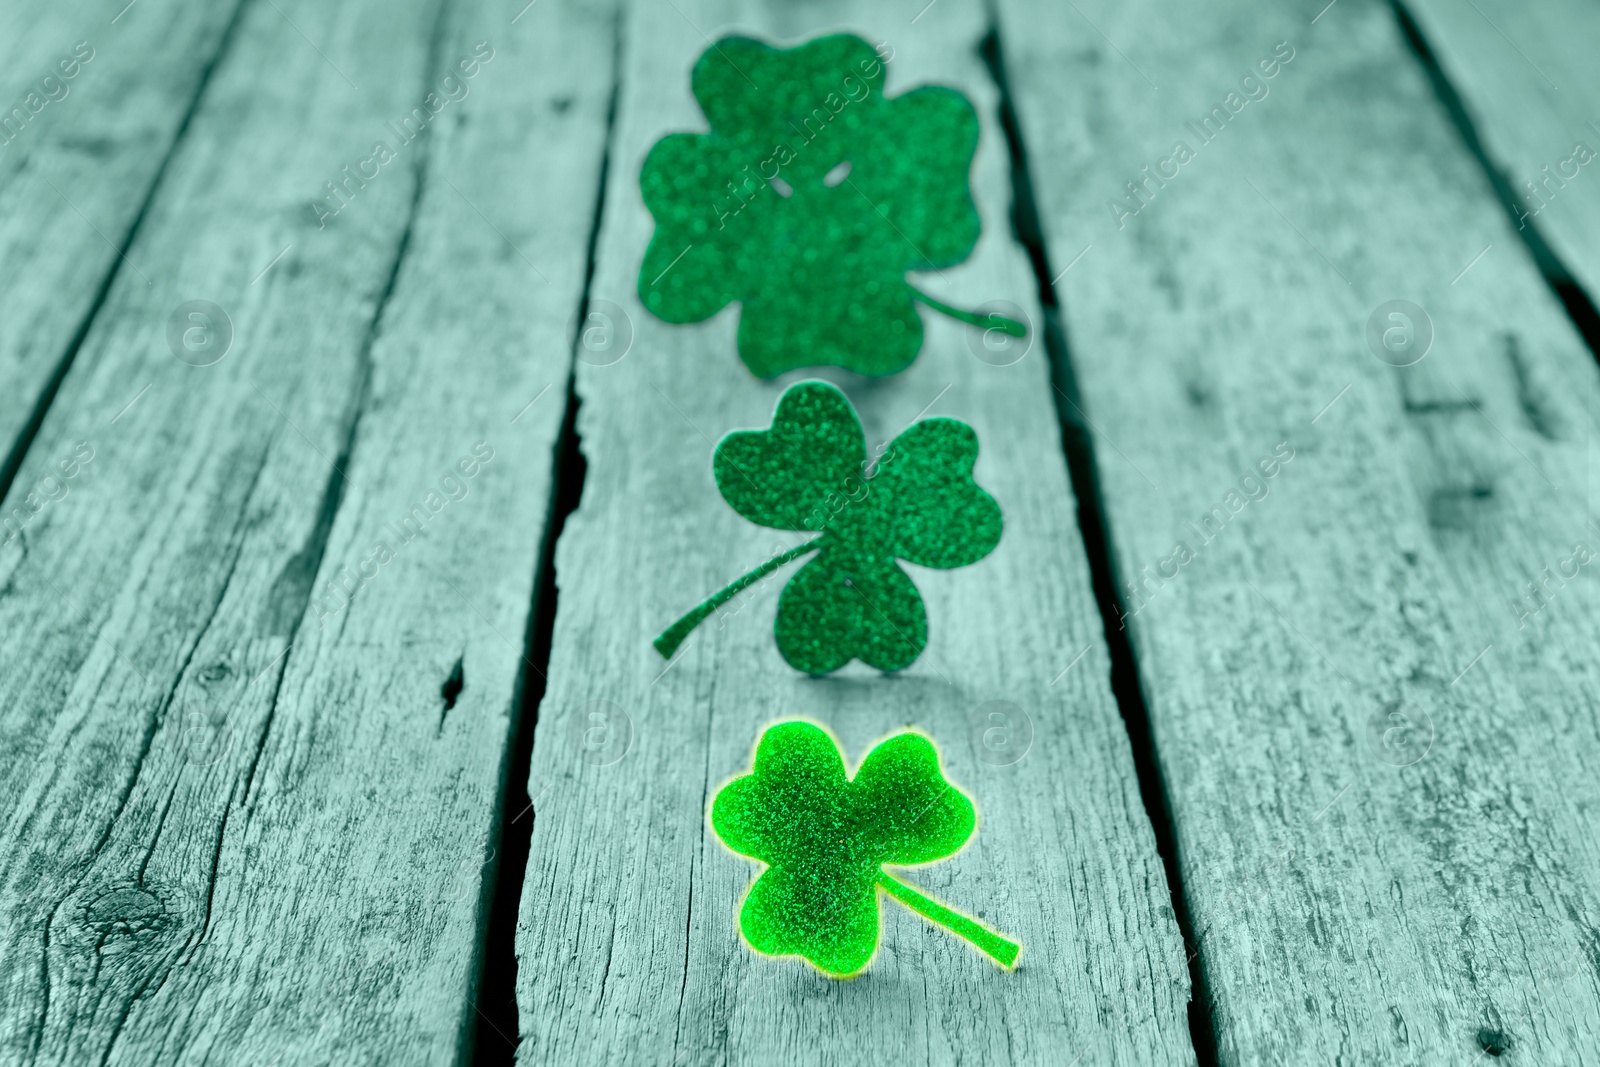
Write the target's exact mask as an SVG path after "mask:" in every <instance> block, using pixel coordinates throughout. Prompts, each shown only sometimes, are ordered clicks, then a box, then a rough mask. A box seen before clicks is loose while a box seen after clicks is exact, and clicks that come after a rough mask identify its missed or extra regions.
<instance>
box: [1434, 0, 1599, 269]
mask: <svg viewBox="0 0 1600 1067" xmlns="http://www.w3.org/2000/svg"><path fill="white" fill-rule="evenodd" d="M1405 7H1406V9H1407V11H1408V12H1409V13H1410V14H1411V16H1412V17H1413V18H1414V19H1415V20H1416V21H1417V24H1418V27H1419V28H1420V29H1421V31H1422V35H1423V38H1424V40H1425V41H1426V42H1427V44H1428V48H1429V51H1430V52H1431V53H1432V54H1433V56H1434V58H1435V60H1436V61H1437V62H1438V63H1439V65H1440V68H1441V70H1443V72H1444V74H1445V76H1446V77H1447V79H1448V80H1449V83H1450V85H1451V86H1452V87H1453V88H1454V90H1455V91H1456V93H1457V95H1458V96H1459V97H1460V98H1461V101H1462V104H1463V106H1464V107H1465V110H1466V111H1467V114H1468V115H1469V116H1470V117H1471V119H1472V121H1473V124H1474V127H1475V129H1476V131H1477V133H1478V136H1479V138H1480V140H1481V141H1482V143H1483V148H1484V151H1485V152H1487V153H1488V155H1489V157H1490V160H1491V163H1492V164H1493V165H1494V166H1496V167H1497V168H1498V169H1499V171H1500V172H1501V173H1502V174H1503V175H1504V176H1505V178H1506V185H1507V186H1509V192H1510V195H1512V196H1513V197H1514V198H1515V200H1514V201H1513V202H1514V204H1515V206H1516V209H1517V211H1518V218H1519V224H1521V225H1528V226H1532V227H1533V228H1534V230H1535V231H1536V232H1537V233H1538V234H1539V235H1540V236H1541V237H1542V238H1543V239H1544V240H1545V241H1547V242H1548V243H1549V245H1550V247H1551V248H1552V249H1553V250H1554V251H1555V253H1556V254H1557V256H1559V257H1560V260H1561V263H1562V265H1564V266H1565V268H1566V269H1567V270H1568V271H1570V272H1571V273H1572V275H1573V276H1574V277H1575V278H1576V280H1577V281H1578V282H1580V283H1581V284H1582V285H1583V287H1584V288H1585V289H1586V290H1587V291H1588V293H1589V295H1590V296H1591V298H1592V297H1593V296H1594V295H1595V294H1597V293H1600V62H1597V61H1596V52H1597V49H1600V9H1597V8H1596V7H1595V5H1594V4H1589V3H1580V2H1577V0H1552V2H1549V3H1538V4H1519V3H1515V2H1507V0H1473V3H1472V4H1469V5H1465V6H1463V5H1458V4H1447V3H1439V2H1438V0H1410V2H1408V3H1407V4H1406V5H1405ZM1530 186H1531V188H1530ZM1499 251H1509V249H1508V248H1504V247H1497V248H1496V249H1494V252H1499ZM1494 252H1491V253H1490V254H1491V255H1492V254H1494ZM1558 269H1559V268H1558Z"/></svg>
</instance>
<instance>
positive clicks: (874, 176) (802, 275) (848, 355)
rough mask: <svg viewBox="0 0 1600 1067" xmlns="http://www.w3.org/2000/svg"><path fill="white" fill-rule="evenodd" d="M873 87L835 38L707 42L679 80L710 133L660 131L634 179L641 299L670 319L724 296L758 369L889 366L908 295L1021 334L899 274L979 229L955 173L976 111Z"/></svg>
mask: <svg viewBox="0 0 1600 1067" xmlns="http://www.w3.org/2000/svg"><path fill="white" fill-rule="evenodd" d="M883 82H884V64H883V62H882V61H881V60H880V59H879V57H878V54H877V53H876V52H875V51H873V49H872V46H871V45H869V44H867V42H866V41H864V40H862V39H861V38H859V37H854V36H850V35H846V34H835V35H831V36H826V37H818V38H816V39H814V40H811V41H808V42H806V43H805V44H802V45H800V46H798V47H796V48H791V49H777V48H773V47H771V46H769V45H766V44H763V43H762V42H760V41H755V40H751V39H749V38H744V37H725V38H723V39H722V40H720V41H717V42H716V43H715V44H713V45H712V46H711V47H710V48H708V49H706V51H705V53H704V54H703V55H701V57H700V59H699V61H698V62H696V63H695V66H694V70H693V72H692V74H691V76H690V83H691V87H692V89H693V91H694V96H695V99H696V100H698V101H699V103H700V107H701V110H702V111H704V113H705V115H706V119H707V121H708V122H709V123H710V126H711V132H710V133H674V134H670V135H668V136H666V137H663V138H662V139H661V140H660V141H658V142H657V143H656V144H655V146H654V147H653V148H652V149H651V151H650V154H649V156H648V158H646V160H645V163H644V169H643V171H642V172H641V174H640V177H639V188H640V192H641V194H642V196H643V198H644V202H645V206H646V207H648V208H649V209H650V214H651V215H652V216H653V217H654V218H655V222H656V230H655V234H654V236H653V237H652V238H651V241H650V246H649V248H648V250H647V251H646V252H645V256H644V262H643V265H642V266H641V267H640V270H639V298H640V299H641V300H642V301H643V302H644V306H645V307H646V308H648V309H649V310H650V311H651V312H652V313H653V314H655V315H656V316H658V317H659V318H661V319H664V320H665V321H667V322H673V323H686V322H699V321H702V320H704V319H707V318H710V317H711V316H712V315H715V314H716V313H717V312H718V311H720V310H721V309H722V308H724V307H726V306H727V305H728V304H730V303H732V302H734V301H739V302H740V303H741V305H742V306H741V312H740V319H739V342H738V343H739V354H740V356H741V357H742V358H743V359H744V362H745V365H746V366H748V367H749V368H750V370H751V371H752V372H753V373H754V374H756V375H758V376H759V377H762V378H770V377H772V376H774V375H777V374H781V373H783V372H784V371H786V370H791V369H793V368H796V367H806V366H818V365H823V364H832V365H836V366H840V367H848V368H849V369H851V370H853V371H856V372H857V373H860V374H866V375H875V376H876V375H886V374H893V373H895V372H896V371H899V370H903V369H904V368H905V367H906V366H907V365H909V364H910V363H911V361H912V360H913V359H915V358H916V355H917V350H918V349H919V348H920V347H921V345H922V321H921V319H920V318H919V317H918V314H917V309H916V302H918V301H920V302H921V303H923V304H925V305H927V306H928V307H931V308H934V309H935V310H938V311H941V312H944V313H945V314H948V315H951V316H952V317H954V318H957V319H960V320H961V321H963V322H968V323H971V324H973V325H977V326H981V327H983V328H985V329H999V330H1002V331H1004V332H1006V333H1008V334H1011V335H1013V336H1018V337H1020V336H1022V335H1023V334H1024V333H1025V332H1026V331H1025V328H1024V327H1023V326H1022V325H1021V324H1020V323H1017V322H1014V321H1012V320H1011V319H1007V318H1004V317H1002V316H999V315H979V314H975V313H972V312H965V311H961V310H959V309H956V308H952V307H949V306H947V305H945V304H942V303H940V302H938V301H936V300H933V299H932V298H931V297H928V296H925V295H924V294H922V293H920V292H919V291H917V290H916V289H914V288H913V287H912V286H911V285H910V284H909V283H907V281H906V280H905V274H906V272H907V271H911V270H935V269H940V268H943V267H948V266H951V265H953V264H955V263H959V262H960V261H961V260H963V259H965V258H966V257H967V255H968V253H970V252H971V251H972V247H973V245H974V243H976V241H977V239H978V232H979V225H980V224H979V220H978V213H977V209H976V208H975V207H974V206H973V202H972V194H971V191H970V190H969V188H968V184H967V175H968V171H969V170H970V168H971V166H972V158H973V153H974V152H975V150H976V148H977V144H978V117H977V114H976V112H974V111H973V108H972V104H971V103H969V102H968V100H967V98H966V97H965V96H963V95H961V94H960V93H958V92H956V91H955V90H953V89H948V88H944V87H942V86H923V87H921V88H917V89H913V90H911V91H910V92H906V93H903V94H901V95H899V96H895V97H886V96H885V95H884V93H883Z"/></svg>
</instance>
